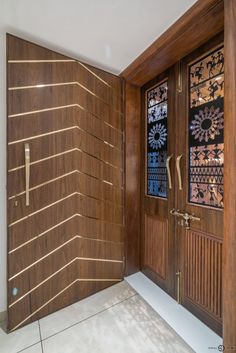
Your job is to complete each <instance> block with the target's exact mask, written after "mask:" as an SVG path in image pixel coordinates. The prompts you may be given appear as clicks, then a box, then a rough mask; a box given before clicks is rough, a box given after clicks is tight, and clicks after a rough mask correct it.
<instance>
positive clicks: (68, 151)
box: [8, 147, 123, 173]
mask: <svg viewBox="0 0 236 353" xmlns="http://www.w3.org/2000/svg"><path fill="white" fill-rule="evenodd" d="M74 151H78V152H81V153H84V154H86V155H87V156H90V157H92V158H94V159H96V160H98V161H100V162H102V163H104V164H107V165H109V166H110V167H112V168H115V169H119V170H120V171H121V172H123V170H122V169H121V168H120V167H118V166H116V165H113V164H111V163H109V162H107V161H104V160H103V159H100V158H98V157H96V156H94V155H92V154H90V153H88V152H86V151H84V150H82V149H81V148H77V147H76V148H72V149H70V150H67V151H64V152H60V153H56V154H53V155H50V156H48V157H45V158H42V159H38V160H36V161H33V162H31V163H30V165H34V164H38V163H41V162H44V161H47V160H49V159H52V158H56V157H58V156H62V155H64V154H67V153H70V152H74ZM24 167H25V165H24V164H22V165H20V166H18V167H16V168H12V169H9V170H8V173H11V172H14V171H16V170H19V169H23V168H24Z"/></svg>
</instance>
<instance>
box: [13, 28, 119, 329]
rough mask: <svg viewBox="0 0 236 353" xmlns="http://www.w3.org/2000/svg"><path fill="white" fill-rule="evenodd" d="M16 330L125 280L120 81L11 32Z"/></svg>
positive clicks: (14, 301)
mask: <svg viewBox="0 0 236 353" xmlns="http://www.w3.org/2000/svg"><path fill="white" fill-rule="evenodd" d="M7 119H8V146H7V149H8V173H7V179H8V188H7V196H8V200H7V203H8V328H9V330H14V329H17V328H18V327H20V326H22V325H25V324H27V323H29V322H31V321H34V320H37V319H39V318H41V317H43V316H45V315H47V314H49V313H52V312H54V311H56V310H59V309H60V308H62V307H64V306H67V305H69V304H71V303H73V302H75V301H78V300H79V299H82V298H84V297H86V296H88V295H90V294H93V293H95V292H96V291H98V290H101V289H103V288H105V287H107V286H110V285H112V284H114V283H117V282H119V281H121V280H122V278H123V261H124V256H123V94H122V82H121V80H120V78H118V77H115V76H113V75H111V74H108V73H105V72H103V71H102V70H98V69H95V68H93V67H90V66H88V65H85V64H83V63H81V62H79V61H77V60H74V59H70V58H68V57H65V56H62V55H60V54H58V53H55V52H52V51H51V50H48V49H45V48H42V47H40V46H37V45H35V44H33V43H29V42H27V41H24V40H22V39H19V38H16V37H14V36H11V35H8V117H7Z"/></svg>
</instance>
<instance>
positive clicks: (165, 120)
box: [141, 69, 175, 296]
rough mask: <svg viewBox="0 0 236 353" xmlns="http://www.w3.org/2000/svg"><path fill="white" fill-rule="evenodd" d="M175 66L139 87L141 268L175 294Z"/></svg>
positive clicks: (171, 293)
mask: <svg viewBox="0 0 236 353" xmlns="http://www.w3.org/2000/svg"><path fill="white" fill-rule="evenodd" d="M174 76H175V70H174V69H171V70H169V71H168V72H165V73H164V74H163V75H161V76H159V77H157V78H156V79H155V80H153V81H151V82H149V83H148V84H147V85H145V86H144V87H143V89H142V97H143V107H142V127H143V128H142V131H143V138H142V140H143V141H144V144H143V148H142V153H143V155H142V161H143V168H142V180H143V183H142V200H141V204H142V213H141V214H142V246H141V249H142V254H141V264H142V271H143V272H144V273H145V274H146V275H147V276H148V277H150V278H151V279H152V280H153V281H155V282H156V283H157V284H158V285H159V286H160V287H162V288H163V289H164V290H166V291H167V292H168V293H169V294H170V295H172V296H174V295H175V272H174V268H175V249H174V248H175V236H174V226H175V221H174V219H173V218H172V217H171V216H170V214H169V209H170V208H172V207H174V200H175V197H174V178H175V176H174V173H175V172H174V164H173V162H174V148H175V141H174V130H175V127H174V107H175V105H174V99H175V81H174Z"/></svg>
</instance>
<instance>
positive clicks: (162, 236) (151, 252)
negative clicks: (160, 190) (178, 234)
mask: <svg viewBox="0 0 236 353" xmlns="http://www.w3.org/2000/svg"><path fill="white" fill-rule="evenodd" d="M167 251H168V228H167V221H166V220H160V219H158V218H157V217H155V216H148V215H145V239H144V260H143V261H144V268H145V267H148V268H150V269H151V270H153V271H154V272H155V273H156V274H157V275H158V276H159V277H161V278H162V279H165V278H166V266H167V261H168V252H167Z"/></svg>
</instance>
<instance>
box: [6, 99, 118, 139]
mask: <svg viewBox="0 0 236 353" xmlns="http://www.w3.org/2000/svg"><path fill="white" fill-rule="evenodd" d="M73 107H76V108H79V109H81V110H83V111H85V112H86V113H88V114H91V115H92V116H94V117H95V118H97V119H98V120H100V121H102V122H103V123H104V124H105V125H107V126H109V127H110V128H112V129H114V130H116V131H118V132H119V133H120V134H122V135H123V131H121V130H119V129H118V128H116V127H115V126H113V125H111V124H109V123H108V122H107V121H105V120H103V119H101V118H100V117H98V116H97V115H95V114H94V113H92V112H90V111H89V110H88V109H86V108H84V107H82V106H81V105H79V104H76V103H73V104H68V105H61V106H57V107H52V108H44V109H40V110H32V111H29V112H23V113H17V114H11V115H8V118H16V117H19V116H25V115H26V116H28V115H33V114H37V113H45V112H48V111H53V110H60V109H68V108H73Z"/></svg>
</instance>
